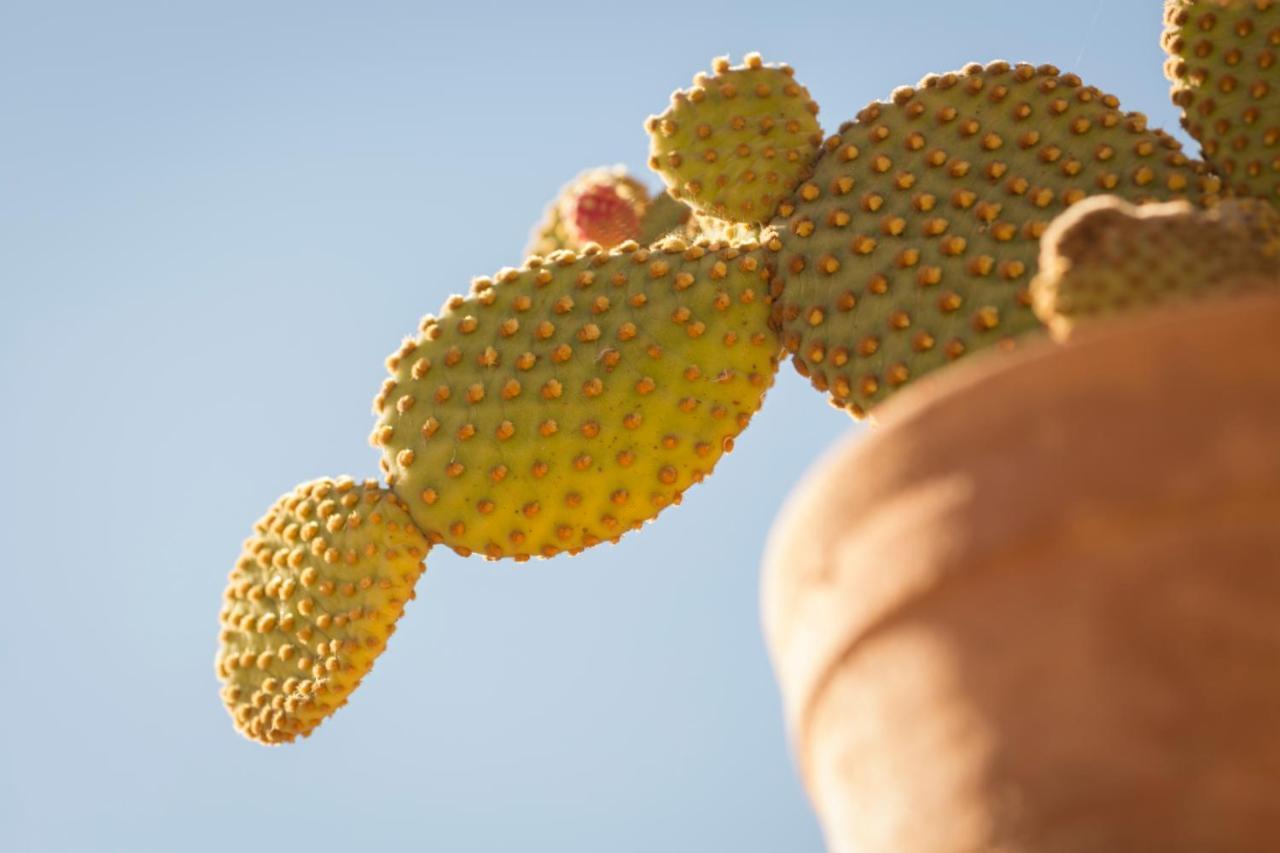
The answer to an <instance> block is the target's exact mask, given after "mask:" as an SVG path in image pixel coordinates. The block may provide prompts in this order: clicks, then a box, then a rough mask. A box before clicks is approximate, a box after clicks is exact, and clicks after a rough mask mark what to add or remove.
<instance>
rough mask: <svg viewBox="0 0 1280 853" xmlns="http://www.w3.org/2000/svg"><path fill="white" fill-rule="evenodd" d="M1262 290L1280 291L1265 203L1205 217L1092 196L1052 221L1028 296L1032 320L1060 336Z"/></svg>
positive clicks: (1242, 203)
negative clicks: (1104, 320) (1175, 305)
mask: <svg viewBox="0 0 1280 853" xmlns="http://www.w3.org/2000/svg"><path fill="white" fill-rule="evenodd" d="M1267 288H1272V289H1280V214H1278V213H1277V212H1276V210H1275V208H1273V207H1271V206H1270V205H1269V204H1267V203H1266V202H1262V201H1258V200H1254V199H1239V200H1228V201H1224V202H1222V204H1220V205H1218V206H1217V207H1215V208H1213V209H1211V210H1207V211H1206V210H1197V209H1196V208H1194V207H1193V206H1192V205H1190V204H1188V203H1187V202H1169V203H1167V204H1149V205H1143V206H1141V207H1135V206H1134V205H1131V204H1128V203H1127V202H1124V201H1121V200H1120V199H1118V198H1115V197H1113V196H1100V197H1098V198H1092V199H1089V200H1088V201H1085V202H1081V203H1080V204H1079V205H1076V206H1075V207H1073V208H1072V209H1071V210H1070V211H1068V212H1067V213H1065V214H1063V215H1062V216H1060V217H1058V219H1056V220H1054V223H1053V225H1052V226H1050V228H1049V230H1048V231H1047V232H1046V233H1045V236H1044V241H1043V246H1042V249H1041V257H1040V273H1039V275H1038V276H1037V277H1036V279H1035V281H1034V282H1032V286H1031V292H1032V301H1033V304H1034V307H1035V312H1036V315H1037V316H1038V317H1039V318H1040V319H1041V320H1043V321H1044V323H1045V324H1046V325H1048V326H1049V327H1050V329H1051V330H1052V331H1053V332H1054V333H1055V335H1057V336H1059V337H1065V336H1066V335H1068V334H1069V333H1070V332H1071V330H1072V328H1073V327H1074V326H1076V325H1077V324H1079V323H1080V322H1083V321H1087V320H1090V319H1093V318H1095V317H1104V316H1110V315H1114V314H1119V313H1123V312H1128V311H1133V310H1135V309H1140V308H1146V307H1149V306H1153V305H1157V304H1163V303H1172V302H1178V301H1187V300H1191V299H1196V298H1203V297H1206V296H1210V295H1229V294H1234V293H1240V292H1242V291H1246V290H1255V289H1267Z"/></svg>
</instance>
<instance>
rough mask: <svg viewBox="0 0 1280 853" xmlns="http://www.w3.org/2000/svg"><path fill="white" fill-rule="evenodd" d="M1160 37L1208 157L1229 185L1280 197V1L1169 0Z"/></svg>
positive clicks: (1179, 99)
mask: <svg viewBox="0 0 1280 853" xmlns="http://www.w3.org/2000/svg"><path fill="white" fill-rule="evenodd" d="M1162 42H1163V45H1164V48H1165V51H1166V52H1167V53H1168V55H1169V58H1168V59H1167V60H1166V62H1165V75H1166V76H1167V77H1168V78H1169V79H1170V80H1171V81H1172V83H1173V90H1172V94H1173V102H1174V103H1175V104H1177V105H1178V106H1180V107H1181V108H1182V124H1183V126H1184V127H1185V128H1186V129H1187V132H1188V133H1190V134H1191V135H1192V136H1193V137H1195V139H1196V140H1197V141H1199V143H1200V145H1201V147H1202V148H1203V150H1204V157H1205V160H1207V161H1208V162H1209V163H1210V164H1211V165H1212V166H1213V167H1214V168H1215V169H1217V170H1218V171H1219V172H1220V173H1221V174H1222V175H1223V176H1224V178H1225V180H1226V183H1227V186H1228V187H1229V188H1230V189H1231V190H1232V191H1234V192H1237V193H1240V194H1243V195H1255V196H1260V197H1262V198H1269V199H1271V200H1272V202H1280V66H1277V64H1276V63H1277V59H1280V2H1276V0H1166V1H1165V31H1164V35H1163V38H1162Z"/></svg>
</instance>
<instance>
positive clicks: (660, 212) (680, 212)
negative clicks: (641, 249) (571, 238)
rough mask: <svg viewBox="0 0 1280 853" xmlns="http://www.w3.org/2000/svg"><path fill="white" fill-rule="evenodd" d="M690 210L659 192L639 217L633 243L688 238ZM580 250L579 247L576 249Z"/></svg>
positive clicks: (643, 243)
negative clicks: (669, 238)
mask: <svg viewBox="0 0 1280 853" xmlns="http://www.w3.org/2000/svg"><path fill="white" fill-rule="evenodd" d="M692 213H693V211H692V210H690V209H689V207H688V206H687V205H684V204H681V203H680V202H678V201H676V200H675V199H674V198H672V197H671V196H670V195H668V194H667V193H665V192H660V193H658V194H657V195H656V196H654V197H653V199H652V200H651V201H650V202H649V206H648V207H646V208H645V209H644V212H643V213H642V214H641V215H640V233H639V234H638V235H637V236H636V238H635V241H636V242H637V243H639V244H640V245H641V246H648V245H649V244H651V243H655V242H657V241H658V240H660V239H662V238H663V237H668V236H674V237H689V236H696V235H693V234H690V233H689V231H690V229H689V227H688V225H689V219H690V216H691V214H692ZM578 248H581V247H578Z"/></svg>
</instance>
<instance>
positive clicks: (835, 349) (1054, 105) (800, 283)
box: [648, 55, 1218, 417]
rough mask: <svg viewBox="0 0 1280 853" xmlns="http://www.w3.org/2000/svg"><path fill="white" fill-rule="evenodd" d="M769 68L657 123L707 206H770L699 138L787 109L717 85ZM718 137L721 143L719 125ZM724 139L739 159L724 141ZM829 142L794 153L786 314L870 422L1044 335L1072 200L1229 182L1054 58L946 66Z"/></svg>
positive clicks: (1191, 190)
mask: <svg viewBox="0 0 1280 853" xmlns="http://www.w3.org/2000/svg"><path fill="white" fill-rule="evenodd" d="M770 70H771V69H769V68H768V67H767V66H763V65H762V64H761V63H760V60H759V57H758V56H755V55H752V56H750V57H748V61H747V64H746V65H745V66H743V67H740V68H728V66H727V63H725V62H723V61H721V62H719V63H718V64H717V65H716V76H715V77H713V78H710V79H709V80H708V79H706V78H699V79H698V80H697V81H695V88H694V89H693V90H691V92H689V93H677V94H676V96H675V98H674V103H673V106H672V108H671V109H670V110H668V112H667V113H665V114H664V115H662V116H659V117H657V118H653V119H650V120H649V123H648V128H649V131H650V135H651V136H652V139H653V146H654V150H655V151H660V150H661V151H665V150H667V149H669V148H672V149H674V153H675V154H676V155H679V156H678V159H677V160H676V164H677V166H678V167H679V168H680V169H682V170H683V172H680V171H677V170H676V169H675V168H674V167H672V166H671V165H670V164H669V162H668V161H669V159H670V155H668V156H667V158H666V159H664V158H663V157H662V156H657V157H656V158H655V160H656V164H657V167H658V168H663V169H664V170H665V171H664V179H665V180H667V182H668V184H674V183H676V180H675V176H677V175H679V176H680V177H681V178H682V179H683V180H684V184H683V185H682V186H683V187H685V191H686V194H687V195H689V196H690V198H691V200H692V201H693V202H695V203H705V202H700V201H698V199H697V198H696V197H695V196H694V193H693V191H691V190H689V189H688V187H690V186H691V185H692V186H694V187H695V188H703V187H710V186H715V187H718V188H721V189H720V191H721V193H722V195H721V196H718V197H717V198H720V199H721V200H720V201H718V202H716V203H714V204H713V205H712V207H714V208H715V209H716V210H722V211H723V210H726V209H733V208H735V204H736V206H737V210H738V212H742V211H745V210H746V209H747V208H746V207H744V206H745V205H748V204H752V205H754V208H753V209H755V210H758V209H759V207H760V204H761V203H763V202H762V200H761V199H757V198H756V197H755V196H748V197H747V198H746V199H745V200H738V201H736V202H735V201H731V200H730V199H734V198H736V196H734V195H733V193H734V192H735V189H734V188H735V187H737V188H739V189H740V191H741V192H744V193H745V192H748V191H750V190H751V189H752V188H753V187H754V186H756V185H757V183H758V182H755V181H745V180H744V179H743V177H742V174H743V173H742V172H741V170H740V167H739V166H738V164H737V161H735V160H733V159H732V158H727V157H724V156H722V155H721V156H717V157H714V158H712V159H710V160H706V159H705V158H702V157H699V156H698V154H699V151H698V149H697V148H696V146H695V143H694V142H693V139H694V138H696V137H697V136H698V133H697V130H698V129H699V128H705V127H708V126H715V127H718V126H719V125H717V124H716V123H715V122H713V121H712V118H711V116H717V117H720V119H719V120H720V122H722V123H723V122H724V119H723V115H724V114H725V112H726V111H727V110H728V111H731V112H732V115H733V119H732V121H734V122H737V123H738V124H741V125H742V126H743V127H744V129H743V130H742V131H740V132H739V133H740V134H746V132H747V129H750V128H754V127H756V126H757V125H760V124H761V123H763V122H766V121H770V120H773V119H774V117H775V116H776V115H778V114H779V112H780V107H779V106H778V105H777V104H775V103H774V100H773V99H770V98H757V99H752V98H747V97H744V96H743V95H742V94H735V96H734V97H733V98H730V99H724V98H720V99H719V100H717V96H716V95H715V94H714V93H715V92H716V91H717V84H719V85H720V86H721V89H723V87H724V85H726V84H724V83H721V82H720V81H725V80H730V81H732V80H734V79H735V77H734V75H747V74H752V75H757V76H758V75H762V74H765V73H767V72H769V71H770ZM772 72H773V74H774V77H775V79H782V80H787V81H789V82H790V85H792V86H793V87H794V91H795V92H796V94H795V95H794V96H793V98H792V101H793V102H794V103H795V104H796V105H799V106H796V107H795V108H793V109H792V112H793V113H794V114H796V115H811V114H812V113H813V112H816V110H813V109H812V108H809V107H808V106H807V105H808V104H809V103H811V102H809V101H807V100H806V98H807V93H805V90H804V89H803V88H802V87H800V86H799V85H798V84H795V83H794V82H792V81H791V74H790V69H786V70H785V71H784V70H781V69H772ZM751 79H756V78H751ZM766 88H768V87H766ZM773 88H774V89H777V88H778V87H777V86H776V85H775V86H774V87H773ZM747 89H748V83H747V82H745V81H744V82H742V83H740V84H738V85H737V86H736V90H737V91H738V92H744V91H746V90H747ZM761 91H764V90H763V89H762V90H761ZM771 91H772V90H771ZM699 92H706V93H707V94H705V95H703V96H701V97H695V96H696V95H697V93H699ZM801 93H804V94H803V95H802V94H801ZM726 104H729V105H730V106H728V107H726ZM806 129H807V128H806ZM706 140H707V144H708V145H714V144H715V143H717V142H718V140H719V136H718V133H711V132H708V133H707V134H706ZM677 141H678V142H679V143H680V145H674V143H675V142H677ZM731 141H732V142H733V143H734V144H738V141H739V137H734V138H733V139H732V140H731ZM708 150H709V151H711V152H712V153H716V152H723V150H724V143H722V142H721V143H719V144H718V145H715V146H714V147H711V148H708ZM789 150H792V151H796V150H799V149H789ZM815 152H816V156H815V162H814V163H813V164H806V163H803V162H799V161H796V162H792V163H790V164H789V165H790V166H792V168H793V172H792V173H791V174H792V175H796V176H803V175H808V174H810V173H811V177H809V178H808V179H807V180H804V182H803V183H802V184H801V185H800V186H799V187H798V188H797V191H796V193H795V194H794V196H792V197H789V198H786V199H782V200H780V203H778V204H777V208H776V216H775V217H774V218H773V219H772V220H770V221H769V222H768V225H769V226H771V227H773V228H775V229H776V230H777V232H778V238H779V239H777V240H775V241H774V245H775V246H778V247H780V249H781V251H779V252H778V254H777V256H776V259H775V261H774V264H775V267H776V274H775V276H774V280H773V284H772V295H773V297H774V299H775V300H776V304H775V307H774V314H773V319H774V323H775V327H776V328H778V329H779V330H780V332H781V334H782V340H783V344H784V345H785V346H786V348H787V350H788V351H790V352H792V353H794V359H793V362H794V364H795V366H796V368H797V369H798V370H799V371H800V373H801V374H803V375H805V376H808V377H809V378H810V380H811V381H812V383H813V384H814V385H815V387H817V388H818V389H819V390H821V391H827V392H829V394H830V396H831V400H832V402H833V403H835V404H836V405H838V406H841V407H844V408H846V409H847V410H849V411H850V413H851V414H853V415H854V416H855V417H861V416H862V415H863V414H864V413H865V412H866V410H867V408H868V407H869V406H871V405H873V404H875V403H877V402H880V401H881V400H883V399H884V398H885V397H887V396H888V395H889V394H890V393H892V392H893V391H894V390H895V389H897V388H899V387H901V386H902V385H904V384H905V383H907V382H908V381H910V380H911V379H912V378H915V377H918V376H921V375H923V374H925V373H927V372H929V371H931V370H934V369H936V368H937V367H940V366H942V365H944V364H946V363H947V362H949V361H951V360H954V359H955V358H958V357H959V356H961V355H963V354H964V353H967V352H971V351H973V350H975V349H978V348H981V347H984V346H988V345H991V344H995V343H1006V344H1007V343H1009V342H1011V341H1012V339H1013V338H1014V337H1015V336H1017V335H1020V334H1022V333H1025V332H1028V331H1031V330H1035V329H1038V328H1039V323H1038V321H1037V319H1036V317H1035V316H1034V315H1033V314H1032V312H1031V310H1030V301H1029V297H1028V293H1027V283H1028V282H1029V281H1030V279H1031V276H1032V275H1033V274H1034V272H1035V263H1036V252H1037V246H1038V243H1039V237H1040V235H1041V234H1042V233H1043V232H1044V229H1045V228H1047V227H1048V224H1049V221H1050V220H1051V219H1052V218H1053V216H1054V215H1055V214H1056V213H1057V212H1059V211H1061V210H1063V209H1064V208H1065V207H1067V206H1068V205H1071V204H1073V203H1075V202H1077V201H1079V200H1080V199H1082V198H1084V197H1086V196H1087V195H1089V194H1091V193H1097V192H1111V193H1117V194H1122V195H1123V196H1124V197H1126V198H1130V199H1133V200H1135V201H1145V200H1156V199H1160V200H1163V199H1168V198H1181V197H1191V198H1193V199H1195V200H1197V201H1198V202H1201V203H1210V202H1212V201H1213V200H1215V199H1216V194H1217V192H1218V180H1217V179H1216V178H1214V177H1212V176H1208V175H1206V174H1205V169H1204V166H1203V164H1201V163H1198V162H1194V161H1191V160H1189V159H1188V158H1187V157H1186V156H1185V155H1183V154H1182V152H1181V151H1180V150H1179V146H1178V143H1177V142H1176V141H1175V140H1173V139H1172V138H1171V137H1169V136H1168V135H1166V134H1164V133H1162V132H1160V131H1153V130H1150V129H1148V128H1147V126H1146V119H1145V118H1144V117H1143V116H1141V115H1140V114H1135V113H1123V112H1121V111H1120V110H1119V101H1118V100H1117V99H1116V98H1115V97H1114V96H1112V95H1108V94H1104V93H1102V92H1100V91H1099V90H1097V89H1095V88H1092V87H1086V86H1084V85H1083V84H1082V83H1081V81H1080V79H1079V78H1077V77H1075V76H1074V75H1070V74H1061V73H1060V72H1059V71H1058V69H1056V68H1053V67H1052V66H1040V67H1038V68H1036V67H1033V66H1030V65H1025V64H1022V65H1017V66H1010V65H1009V64H1008V63H1004V62H993V63H991V64H989V65H987V66H985V67H984V66H981V65H976V64H975V65H970V66H967V67H966V68H965V69H964V70H963V71H961V72H960V73H957V74H942V75H931V76H929V77H926V78H925V79H924V80H922V81H921V83H920V84H919V86H917V87H916V88H909V87H908V88H902V89H898V90H897V91H895V92H894V93H893V96H892V99H891V100H890V101H888V102H885V103H874V104H871V105H870V106H868V107H867V108H866V109H864V110H863V111H862V112H861V113H860V114H859V115H858V117H857V119H856V120H855V121H853V122H849V123H847V124H845V125H843V126H842V127H841V129H840V132H839V133H838V134H837V135H835V136H832V137H830V138H828V139H827V140H826V142H825V144H823V145H822V146H821V149H820V150H819V149H815ZM774 159H775V160H776V159H779V158H776V157H775V158H774ZM694 162H696V163H697V166H696V170H695V167H694V166H693V165H690V164H691V163H694ZM722 164H723V168H722ZM788 180H790V178H788V177H781V178H778V180H777V182H787V181H788ZM673 191H674V190H673ZM703 192H704V194H705V190H703Z"/></svg>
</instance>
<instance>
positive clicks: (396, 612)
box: [215, 477, 429, 744]
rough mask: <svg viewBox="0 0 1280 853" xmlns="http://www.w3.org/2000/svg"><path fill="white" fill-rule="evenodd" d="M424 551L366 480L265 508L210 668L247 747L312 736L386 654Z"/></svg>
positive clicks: (308, 488) (302, 490)
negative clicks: (252, 743)
mask: <svg viewBox="0 0 1280 853" xmlns="http://www.w3.org/2000/svg"><path fill="white" fill-rule="evenodd" d="M428 547H429V546H428V544H427V541H426V539H425V538H424V537H423V536H422V534H421V532H419V531H418V529H417V528H416V527H415V526H414V524H413V522H412V521H410V519H409V515H408V513H407V512H406V511H405V509H404V507H403V505H402V504H401V503H400V501H399V500H397V499H396V497H395V496H394V495H392V494H391V493H390V492H388V491H386V490H384V489H382V488H379V486H378V485H377V483H375V482H374V481H372V480H370V481H367V482H365V483H364V484H363V485H357V484H356V483H355V482H354V481H353V480H352V479H351V478H349V477H342V478H338V479H337V480H330V479H327V478H326V479H321V480H315V481H312V482H310V483H304V484H303V485H301V486H298V487H297V488H296V489H294V490H293V491H292V492H290V493H289V494H286V495H284V496H283V497H281V498H280V499H279V500H278V501H276V502H275V504H274V505H272V507H271V509H269V510H267V514H266V515H264V516H263V517H262V519H261V520H259V521H258V523H257V524H255V525H254V529H253V535H252V536H250V537H249V538H248V539H247V540H246V541H245V543H244V550H243V551H242V552H241V555H240V559H239V560H237V561H236V566H235V568H234V569H232V571H231V575H230V577H229V578H228V579H227V589H226V592H225V593H224V594H223V604H222V612H221V614H220V617H219V621H220V622H221V629H220V631H219V634H218V640H219V649H218V655H217V659H216V661H215V668H216V670H217V674H218V678H219V679H220V680H221V681H222V685H223V686H222V699H223V702H225V703H226V706H227V710H228V711H229V712H230V713H231V717H232V719H233V720H234V721H235V725H236V728H237V729H239V730H240V731H241V732H242V733H243V734H244V735H245V736H246V737H249V738H252V739H253V740H257V741H260V742H262V743H267V744H275V743H287V742H289V741H292V740H293V739H295V738H297V737H300V736H301V737H306V736H307V735H309V734H310V733H311V730H312V729H314V728H315V727H316V726H317V725H319V724H320V723H321V722H322V721H323V720H324V719H325V718H326V717H328V716H329V715H330V714H332V713H333V712H334V711H335V710H337V709H338V708H340V707H342V706H343V705H344V704H346V701H347V697H348V696H349V695H350V694H351V691H352V690H354V689H355V688H356V687H357V686H358V685H359V684H360V681H361V679H363V678H364V677H365V675H367V674H368V672H369V670H370V669H371V668H372V667H373V662H374V659H375V658H376V657H377V656H378V655H379V654H381V653H382V651H383V649H384V648H385V647H386V643H387V638H389V637H390V636H391V634H392V632H393V631H394V630H395V623H396V620H397V619H399V618H400V614H401V612H403V610H404V606H405V604H406V603H407V602H408V601H409V600H410V599H411V598H413V588H414V584H415V583H416V582H417V580H418V577H419V575H421V574H422V571H423V563H422V561H423V558H424V557H425V556H426V553H427V549H428Z"/></svg>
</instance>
